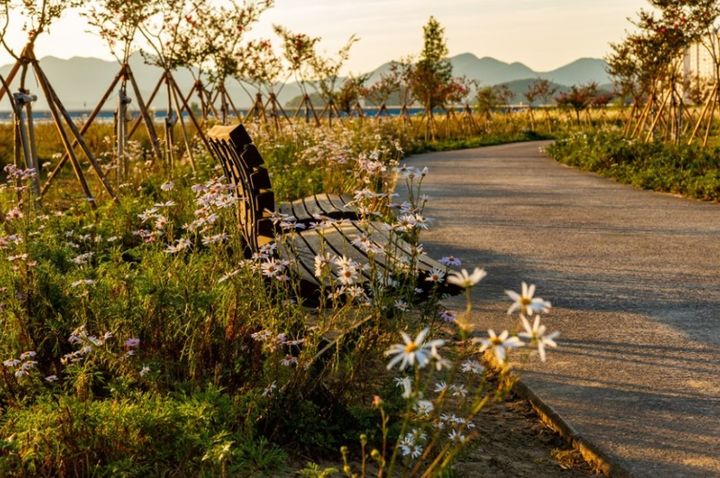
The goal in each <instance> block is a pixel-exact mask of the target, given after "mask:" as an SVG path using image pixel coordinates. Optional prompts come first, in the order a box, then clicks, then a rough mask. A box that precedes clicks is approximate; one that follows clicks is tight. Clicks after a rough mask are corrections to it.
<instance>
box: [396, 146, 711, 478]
mask: <svg viewBox="0 0 720 478" xmlns="http://www.w3.org/2000/svg"><path fill="white" fill-rule="evenodd" d="M544 144H546V143H522V144H513V145H504V146H496V147H487V148H481V149H474V150H464V151H455V152H445V153H432V154H426V155H420V156H415V157H413V158H411V159H410V161H409V162H410V163H411V164H412V165H414V166H418V167H423V166H428V167H429V168H430V175H429V176H428V178H427V179H426V182H425V187H424V192H425V193H427V194H429V195H430V196H431V198H432V199H431V201H430V203H429V208H428V210H427V215H428V216H429V217H431V218H433V220H434V222H433V229H432V230H431V231H430V232H429V233H427V234H426V235H425V236H424V239H423V242H424V243H425V246H426V250H428V252H429V253H430V254H431V255H435V256H437V255H438V254H440V255H447V254H452V255H455V256H458V257H460V258H462V259H463V260H464V261H465V265H466V266H468V267H474V266H476V265H477V266H481V267H484V268H485V269H486V270H487V271H488V273H489V276H488V278H487V279H485V280H484V281H483V282H482V283H481V284H480V286H478V287H477V289H476V290H475V296H476V297H475V298H476V304H478V307H477V310H476V313H475V318H474V320H475V323H476V324H477V326H478V327H479V328H481V329H485V328H488V327H492V328H495V329H496V330H497V329H502V328H514V327H516V324H515V323H513V322H511V321H510V319H509V318H508V317H507V316H506V315H505V310H506V307H507V302H506V300H505V297H504V294H503V290H504V289H514V290H517V289H518V288H519V285H520V281H521V280H526V281H528V282H533V283H536V284H538V291H539V292H538V293H539V295H541V296H542V297H544V298H545V299H547V300H551V301H552V302H553V305H554V308H553V311H552V313H551V314H550V316H549V317H548V318H547V323H548V326H549V328H551V329H558V330H560V331H561V332H562V337H561V339H560V341H561V348H559V349H558V350H552V351H551V352H550V353H549V356H548V362H547V364H545V365H543V364H541V363H540V362H539V361H534V360H533V361H529V362H528V363H527V364H523V365H522V366H521V367H520V368H521V369H522V376H523V383H524V384H525V385H527V386H528V387H529V388H530V389H531V390H532V392H533V393H535V394H536V395H537V396H538V397H539V398H540V399H541V400H542V401H543V402H544V403H546V404H547V405H548V406H550V407H551V408H552V409H553V410H554V411H555V412H557V414H558V415H559V416H560V417H561V418H562V419H563V420H565V421H566V422H567V423H568V424H570V425H571V426H572V428H573V429H574V432H575V433H576V434H578V435H579V436H580V437H581V438H583V439H585V440H587V441H588V442H590V443H592V444H593V445H595V446H596V447H597V448H598V450H599V451H600V452H601V453H603V454H605V455H606V456H607V457H608V460H609V461H610V463H611V464H613V465H614V466H615V471H616V472H621V471H627V472H629V473H630V474H632V475H633V476H648V477H649V476H720V312H718V311H719V310H720V206H718V205H717V204H710V203H701V202H697V201H693V200H687V199H681V198H676V197H673V196H670V195H667V194H658V193H653V192H648V191H640V190H636V189H634V188H632V187H630V186H625V185H620V184H617V183H614V182H612V181H610V180H607V179H604V178H601V177H599V176H597V175H594V174H589V173H584V172H579V171H576V170H574V169H571V168H568V167H565V166H562V165H560V164H558V163H556V162H554V161H552V160H550V159H548V158H546V157H545V156H544V155H543V154H542V153H541V152H540V150H539V148H540V147H541V146H543V145H544ZM460 304H461V299H457V300H453V301H452V302H450V305H451V306H456V307H457V308H458V309H460V308H461V305H460Z"/></svg>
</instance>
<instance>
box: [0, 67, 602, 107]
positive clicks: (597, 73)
mask: <svg viewBox="0 0 720 478" xmlns="http://www.w3.org/2000/svg"><path fill="white" fill-rule="evenodd" d="M450 62H451V63H452V65H453V74H454V75H455V76H465V77H467V78H468V79H475V80H478V81H480V82H481V83H482V84H484V85H497V84H503V83H507V84H509V85H510V86H511V89H513V90H516V89H517V88H518V84H522V82H520V83H517V82H519V81H520V80H530V79H534V78H543V79H548V80H550V81H552V82H553V83H556V84H557V85H558V86H559V87H562V86H565V87H567V86H570V85H574V84H580V83H588V82H590V81H595V82H597V83H598V84H600V85H604V84H607V83H609V82H610V77H609V76H608V74H607V72H606V69H605V68H606V64H605V62H604V61H603V60H600V59H593V58H582V59H579V60H576V61H574V62H572V63H570V64H568V65H565V66H563V67H560V68H558V69H556V70H552V71H548V72H536V71H533V70H532V69H530V68H528V67H527V66H525V65H523V64H522V63H504V62H502V61H499V60H496V59H494V58H489V57H485V58H478V57H477V56H475V55H473V54H472V53H463V54H461V55H457V56H454V57H452V58H450ZM40 64H41V66H42V68H43V70H44V71H45V74H46V75H47V76H48V78H49V79H50V82H51V83H52V84H53V86H54V87H55V90H56V91H57V93H58V96H59V97H60V99H61V100H62V101H63V103H64V104H65V106H66V108H68V109H71V110H82V109H86V110H89V109H92V108H93V107H94V106H95V104H96V103H97V101H98V100H99V99H100V98H101V97H102V95H103V93H104V92H105V91H106V89H107V87H108V86H109V85H110V83H111V82H112V80H113V78H114V77H115V75H116V74H117V72H118V70H119V65H118V64H117V63H116V62H112V61H105V60H100V59H98V58H79V57H74V58H70V59H68V60H63V59H59V58H55V57H52V56H48V57H45V58H42V59H41V60H40ZM390 65H391V63H385V64H384V65H381V66H380V67H378V68H376V69H375V70H374V71H373V72H372V73H371V75H370V81H369V82H370V83H371V82H373V81H375V80H376V79H377V78H379V77H380V75H381V74H382V73H383V72H386V71H388V70H389V68H390ZM11 66H12V65H5V66H2V67H0V74H1V75H3V76H4V77H6V76H7V74H8V73H9V71H10V68H11ZM130 66H131V67H132V69H133V72H134V74H135V77H136V79H137V81H138V84H139V85H140V89H141V92H142V93H143V96H144V97H145V99H146V100H147V97H148V96H149V94H150V93H151V91H152V90H153V88H154V86H155V84H156V83H157V81H158V79H159V77H160V74H161V71H160V70H159V69H158V68H157V67H154V66H150V65H146V64H145V63H144V61H143V59H142V57H141V56H140V55H139V54H136V55H133V57H132V58H131V60H130ZM175 79H176V81H177V82H178V84H179V86H180V88H181V89H182V90H183V91H189V90H190V88H191V87H192V85H193V83H194V79H193V77H192V75H191V74H190V72H188V71H186V70H180V71H177V72H176V73H175ZM28 85H29V88H30V89H31V90H33V91H32V92H33V93H37V92H38V90H39V88H38V87H37V85H36V84H35V80H34V78H32V79H29V80H28ZM16 87H17V82H14V85H13V88H16ZM246 88H247V87H246ZM525 88H526V84H525ZM227 89H228V92H229V93H230V95H231V96H232V97H233V99H234V100H235V101H236V105H237V106H238V107H239V108H245V107H249V106H250V105H251V104H252V100H251V98H250V97H249V96H248V94H247V93H246V92H245V91H244V90H243V88H242V87H241V86H240V85H239V84H238V83H237V82H236V81H231V82H230V83H229V84H228V85H227ZM518 91H521V90H518ZM522 91H524V90H522ZM251 93H252V92H251ZM298 94H300V89H299V87H298V86H297V84H294V83H290V84H287V85H285V87H284V88H283V89H282V92H281V94H280V95H279V98H278V99H279V100H280V102H281V103H282V104H285V103H286V102H287V101H289V100H291V99H292V98H294V97H296V96H297V95H298ZM38 96H41V95H38ZM114 101H115V100H114V98H113V97H111V99H110V100H109V101H108V103H107V104H106V107H105V109H107V110H112V109H113V108H114V104H115V103H114ZM516 101H520V99H519V98H516ZM132 106H133V105H131V107H132ZM154 106H155V107H156V108H158V109H163V108H165V99H164V97H163V96H162V95H161V96H160V97H159V98H158V99H157V100H156V101H155V103H154ZM34 108H35V109H38V110H44V109H47V104H46V103H45V102H44V100H43V99H42V98H41V99H40V100H38V103H37V104H35V105H34ZM9 109H10V108H9V105H8V104H7V101H3V102H2V103H1V104H0V110H2V111H7V110H9Z"/></svg>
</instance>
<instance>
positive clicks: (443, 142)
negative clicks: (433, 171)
mask: <svg viewBox="0 0 720 478" xmlns="http://www.w3.org/2000/svg"><path fill="white" fill-rule="evenodd" d="M554 138H555V136H554V135H552V134H550V133H538V132H536V131H518V132H510V133H499V134H486V135H482V136H470V137H467V138H453V139H440V140H437V141H432V142H419V143H416V144H415V145H414V147H413V149H412V151H411V152H412V153H415V154H420V153H430V152H436V151H453V150H458V149H471V148H479V147H482V146H497V145H500V144H507V143H519V142H523V141H540V140H544V139H554Z"/></svg>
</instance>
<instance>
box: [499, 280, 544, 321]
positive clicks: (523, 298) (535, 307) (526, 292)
mask: <svg viewBox="0 0 720 478" xmlns="http://www.w3.org/2000/svg"><path fill="white" fill-rule="evenodd" d="M505 293H506V294H507V295H508V297H510V298H511V299H512V300H513V301H514V302H513V304H512V305H511V306H510V308H509V309H508V311H507V313H508V315H512V313H513V312H515V311H516V310H519V311H520V313H521V314H526V315H528V316H532V315H533V314H534V313H536V312H537V313H540V312H548V311H549V310H550V307H551V304H550V302H547V301H545V300H543V299H542V298H540V297H533V296H534V295H535V284H530V285H529V286H528V285H527V283H526V282H523V283H522V292H521V293H520V294H518V293H517V292H515V291H514V290H506V291H505Z"/></svg>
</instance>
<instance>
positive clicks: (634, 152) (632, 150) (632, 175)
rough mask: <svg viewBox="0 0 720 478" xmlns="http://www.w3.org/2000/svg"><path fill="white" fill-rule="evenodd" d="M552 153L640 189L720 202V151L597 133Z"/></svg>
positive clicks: (555, 148)
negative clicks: (633, 139)
mask: <svg viewBox="0 0 720 478" xmlns="http://www.w3.org/2000/svg"><path fill="white" fill-rule="evenodd" d="M547 152H548V154H549V155H550V156H551V157H553V158H554V159H555V160H557V161H559V162H561V163H564V164H567V165H569V166H574V167H577V168H580V169H583V170H585V171H592V172H596V173H598V174H601V175H603V176H607V177H610V178H613V179H616V180H618V181H620V182H623V183H627V184H632V185H633V186H636V187H639V188H643V189H651V190H655V191H663V192H670V193H676V194H682V195H684V196H688V197H691V198H696V199H702V200H707V201H720V148H703V147H701V146H697V145H685V144H680V145H673V144H668V143H664V142H659V141H657V142H650V143H645V142H642V141H632V140H628V139H626V138H624V137H623V136H622V134H620V132H618V131H597V132H593V133H587V134H576V135H573V136H570V137H567V138H565V139H562V140H559V141H556V142H555V143H553V144H552V145H551V146H550V147H548V148H547Z"/></svg>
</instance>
